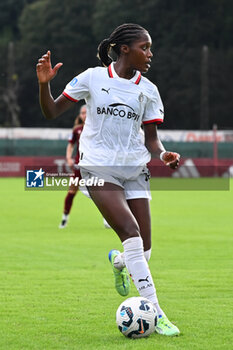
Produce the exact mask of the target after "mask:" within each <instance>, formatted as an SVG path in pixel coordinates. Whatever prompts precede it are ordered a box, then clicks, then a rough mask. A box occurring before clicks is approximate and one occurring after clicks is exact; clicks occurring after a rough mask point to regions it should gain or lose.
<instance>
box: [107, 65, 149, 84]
mask: <svg viewBox="0 0 233 350" xmlns="http://www.w3.org/2000/svg"><path fill="white" fill-rule="evenodd" d="M108 75H109V78H114V76H113V72H112V64H110V65H109V66H108ZM141 79H142V74H141V73H140V72H139V75H138V77H137V80H136V81H135V82H134V84H136V85H138V84H139V83H140V81H141Z"/></svg>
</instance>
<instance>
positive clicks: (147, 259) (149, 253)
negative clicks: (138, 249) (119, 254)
mask: <svg viewBox="0 0 233 350" xmlns="http://www.w3.org/2000/svg"><path fill="white" fill-rule="evenodd" d="M144 256H145V258H146V261H147V262H149V260H150V256H151V248H150V249H148V250H146V251H144Z"/></svg>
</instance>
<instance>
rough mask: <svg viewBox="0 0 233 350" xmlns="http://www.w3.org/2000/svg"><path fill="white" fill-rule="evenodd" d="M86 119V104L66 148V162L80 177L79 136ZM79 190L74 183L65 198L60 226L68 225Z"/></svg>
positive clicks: (81, 109)
mask: <svg viewBox="0 0 233 350" xmlns="http://www.w3.org/2000/svg"><path fill="white" fill-rule="evenodd" d="M85 119H86V105H84V106H82V107H81V108H80V111H79V114H78V116H77V117H76V118H75V122H74V126H73V131H72V135H71V137H70V138H69V143H68V145H67V148H66V162H67V164H68V165H69V167H70V168H71V169H73V170H74V177H78V178H79V179H80V178H81V174H80V170H79V169H77V165H78V162H79V138H80V135H81V132H82V130H83V124H84V123H85ZM75 144H76V146H77V150H76V157H75V161H74V160H73V159H72V154H73V151H74V145H75ZM77 191H78V186H75V185H74V184H72V185H71V186H70V188H69V191H68V193H67V195H66V198H65V203H64V211H63V215H62V220H61V223H60V225H59V228H65V227H66V226H67V223H68V219H69V214H70V210H71V207H72V204H73V199H74V197H75V195H76V193H77Z"/></svg>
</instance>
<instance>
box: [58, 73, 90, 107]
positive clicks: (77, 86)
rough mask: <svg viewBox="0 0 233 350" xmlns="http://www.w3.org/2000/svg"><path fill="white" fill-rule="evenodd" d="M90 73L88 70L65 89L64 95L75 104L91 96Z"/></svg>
mask: <svg viewBox="0 0 233 350" xmlns="http://www.w3.org/2000/svg"><path fill="white" fill-rule="evenodd" d="M90 71H91V69H90V68H89V69H87V70H86V71H84V72H83V73H81V74H79V75H77V76H76V77H74V78H73V79H72V80H71V81H70V82H69V83H68V84H67V85H66V87H65V89H64V91H63V93H62V94H63V95H64V96H65V97H66V98H68V99H69V100H71V101H73V102H78V101H79V100H82V99H86V98H87V97H88V95H89V80H90Z"/></svg>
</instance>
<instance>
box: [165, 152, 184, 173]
mask: <svg viewBox="0 0 233 350" xmlns="http://www.w3.org/2000/svg"><path fill="white" fill-rule="evenodd" d="M160 159H161V160H162V161H163V162H164V164H165V165H167V166H169V167H170V168H172V169H176V168H178V166H179V162H180V155H179V153H176V152H162V153H161V155H160Z"/></svg>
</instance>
